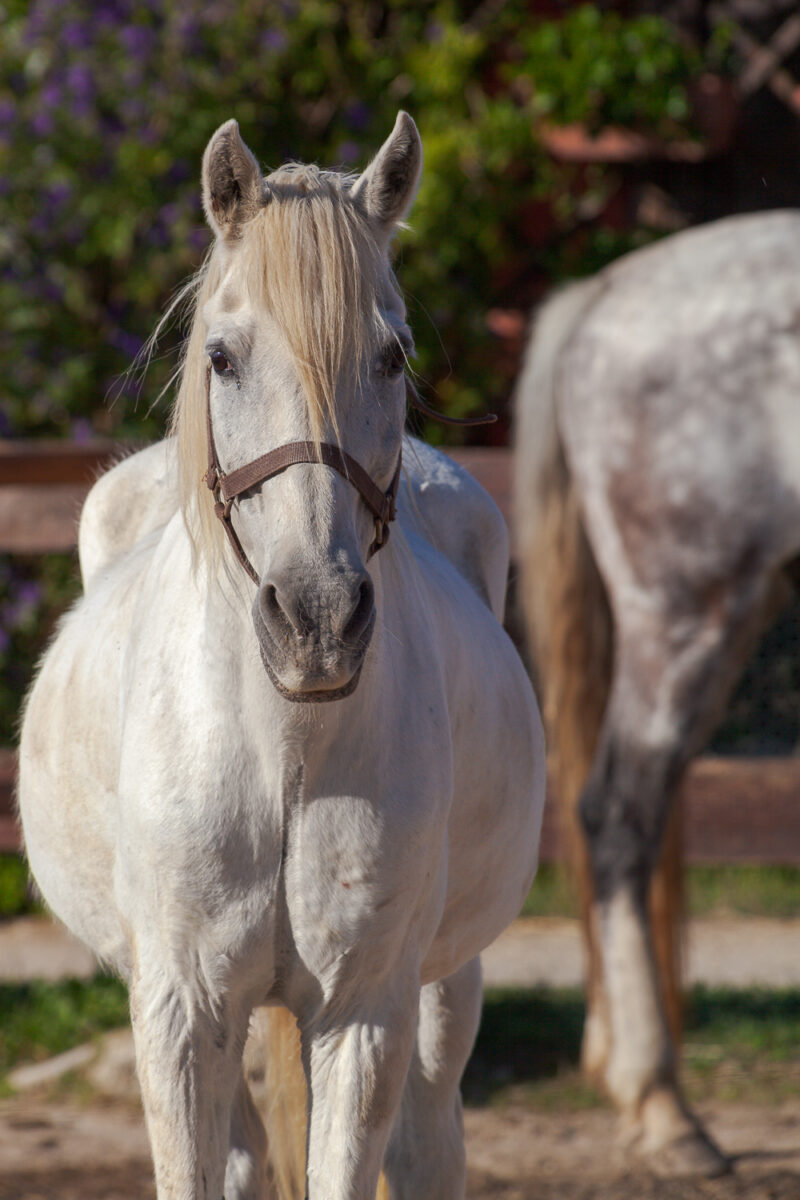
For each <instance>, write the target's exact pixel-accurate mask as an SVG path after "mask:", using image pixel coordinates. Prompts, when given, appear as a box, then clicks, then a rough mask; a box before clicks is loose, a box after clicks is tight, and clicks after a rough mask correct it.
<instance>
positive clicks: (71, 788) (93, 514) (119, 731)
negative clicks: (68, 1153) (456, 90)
mask: <svg viewBox="0 0 800 1200" xmlns="http://www.w3.org/2000/svg"><path fill="white" fill-rule="evenodd" d="M420 166H421V146H420V142H419V136H418V134H417V130H416V127H415V125H414V123H413V121H412V120H411V119H410V118H409V117H408V116H407V115H406V114H400V116H399V117H398V120H397V123H396V125H395V128H394V131H393V132H392V134H391V136H390V137H389V139H388V140H387V142H386V143H385V144H384V146H383V147H382V149H381V150H380V152H379V154H378V155H377V157H376V159H375V160H374V161H373V163H372V164H371V165H370V167H369V168H368V169H367V170H366V172H365V173H364V174H363V175H362V176H361V177H359V178H356V179H353V178H351V177H347V176H343V175H340V174H337V173H332V172H323V171H320V170H318V169H316V168H314V167H302V166H293V167H286V168H282V169H281V170H279V171H277V172H275V173H274V174H272V175H270V176H269V177H268V178H266V179H264V178H262V175H261V172H260V170H259V168H258V165H257V163H256V161H255V159H254V158H253V156H252V155H251V153H250V151H249V150H248V149H247V148H246V147H245V145H244V144H243V142H242V141H241V139H240V136H239V132H238V127H237V125H236V123H235V122H233V121H231V122H228V123H227V124H226V125H223V126H222V127H221V129H219V130H218V132H217V133H216V134H215V135H214V137H213V138H212V140H211V142H210V144H209V146H208V149H207V151H206V155H205V158H204V163H203V191H204V202H205V207H206V212H207V215H208V219H209V223H210V225H211V227H212V229H213V231H214V233H215V235H216V241H215V246H214V249H213V252H212V254H211V256H210V258H209V261H208V265H207V267H206V269H205V270H204V272H203V273H202V275H201V277H200V279H199V281H198V283H197V300H196V310H195V317H194V323H193V327H192V332H191V335H190V338H189V342H188V347H187V352H186V358H185V363H184V367H183V373H182V379H181V386H180V390H179V395H178V401H177V405H176V414H175V422H174V432H175V435H176V436H175V437H174V438H171V439H169V440H168V441H167V442H165V443H162V444H161V445H159V446H156V447H153V448H151V449H150V450H148V451H145V452H144V453H142V454H139V455H135V456H133V457H132V458H130V459H128V460H126V461H125V462H123V463H122V464H121V465H120V466H118V467H117V468H115V469H114V470H113V471H111V472H110V473H109V475H108V476H106V477H104V478H103V479H101V480H100V482H99V483H98V485H97V486H96V488H95V490H94V492H93V493H92V494H91V495H90V498H89V500H88V502H87V506H86V511H85V514H84V518H83V522H82V529H81V563H82V569H83V573H84V582H85V589H86V590H85V595H84V597H83V598H82V599H81V601H80V602H79V603H78V604H77V605H76V607H75V608H74V609H73V611H72V612H71V613H70V614H69V615H68V616H67V617H66V619H65V620H64V622H63V624H62V626H61V628H60V631H59V634H58V636H57V638H56V639H55V641H54V643H53V645H52V646H51V647H50V650H49V651H48V653H47V655H46V657H45V659H44V662H43V664H42V668H41V671H40V674H39V677H38V679H37V682H36V684H35V686H34V688H33V691H32V693H31V696H30V699H29V702H28V706H27V711H26V714H25V721H24V726H23V731H22V740H21V747H20V788H19V800H20V812H21V816H22V822H23V827H24V835H25V842H26V847H27V852H28V856H29V859H30V864H31V868H32V870H33V873H34V875H35V877H36V880H37V882H38V884H39V887H40V888H41V891H42V893H43V894H44V896H45V898H46V899H47V901H48V903H49V904H50V906H51V907H52V909H53V911H54V912H55V913H56V914H57V915H58V916H59V917H60V918H61V919H62V920H63V921H64V922H65V923H66V924H67V925H68V926H69V927H70V928H71V929H72V930H73V931H74V932H75V933H77V934H78V935H79V936H80V937H82V938H83V939H84V940H85V941H86V942H87V943H88V944H89V945H90V946H91V947H92V948H93V950H94V951H95V952H96V953H97V954H98V955H99V956H100V957H101V958H102V959H103V960H104V961H105V962H107V963H109V964H110V965H111V966H112V967H113V968H114V969H115V970H116V971H118V972H119V973H120V974H121V975H122V976H123V977H124V978H125V979H126V980H127V981H128V984H129V987H130V997H131V1016H132V1021H133V1031H134V1040H135V1045H136V1058H137V1069H138V1074H139V1080H140V1084H141V1090H142V1097H143V1101H144V1108H145V1114H146V1120H147V1126H148V1131H149V1136H150V1141H151V1147H152V1152H153V1158H154V1163H155V1173H156V1183H157V1189H158V1196H159V1200H190V1198H191V1200H194V1198H200V1197H203V1198H210V1200H219V1198H220V1197H221V1196H222V1195H223V1191H224V1194H225V1196H226V1198H227V1200H239V1198H248V1200H256V1198H259V1197H263V1196H266V1195H269V1194H271V1192H270V1187H271V1184H270V1183H269V1171H268V1168H267V1158H268V1150H269V1159H270V1161H272V1160H277V1159H279V1158H280V1157H281V1154H283V1157H284V1158H285V1157H286V1156H287V1154H288V1155H289V1157H290V1158H291V1153H292V1152H290V1150H287V1147H286V1146H282V1145H280V1144H278V1143H279V1141H280V1135H276V1134H275V1133H274V1132H273V1131H274V1129H275V1128H276V1118H275V1113H274V1111H273V1112H272V1116H271V1117H270V1113H269V1112H267V1118H268V1119H267V1124H268V1134H269V1147H267V1139H266V1138H265V1135H264V1129H263V1126H262V1121H261V1119H260V1117H259V1115H258V1113H257V1111H256V1108H255V1106H254V1103H253V1100H252V1097H251V1094H250V1091H249V1090H248V1086H247V1082H246V1079H245V1074H244V1071H243V1066H242V1061H243V1049H244V1046H245V1042H246V1039H247V1036H248V1029H249V1028H250V1029H251V1030H255V1032H256V1034H257V1035H258V1036H257V1037H256V1038H255V1039H251V1042H252V1045H251V1050H250V1055H251V1059H252V1057H253V1056H255V1057H256V1058H257V1057H258V1055H259V1053H260V1052H261V1051H262V1050H263V1049H264V1047H266V1054H267V1058H268V1061H267V1062H265V1063H264V1062H262V1063H260V1064H259V1063H258V1062H256V1065H255V1067H254V1068H253V1072H254V1073H255V1074H258V1073H259V1072H261V1073H262V1074H263V1072H264V1070H267V1071H268V1072H269V1074H270V1078H271V1077H272V1076H273V1075H274V1074H275V1071H276V1070H277V1069H288V1068H289V1066H290V1061H289V1060H284V1058H283V1057H282V1056H281V1052H280V1051H279V1050H278V1051H276V1050H275V1045H276V1038H275V1036H274V1034H275V1029H278V1030H280V1028H281V1024H280V1021H278V1022H277V1024H276V1023H275V1019H274V1014H276V1013H278V1014H280V1013H281V1012H282V1011H285V1010H288V1012H289V1013H290V1014H292V1021H294V1020H296V1024H297V1027H298V1029H299V1042H300V1048H301V1056H302V1068H303V1073H302V1076H301V1084H300V1086H299V1088H298V1087H297V1086H296V1085H297V1080H289V1079H286V1078H284V1079H283V1080H282V1081H281V1086H282V1087H283V1090H284V1092H285V1093H286V1092H293V1093H294V1094H301V1095H302V1090H303V1087H302V1078H303V1076H304V1078H305V1082H306V1083H307V1095H308V1102H307V1111H306V1109H305V1107H304V1111H303V1112H302V1114H301V1117H300V1120H299V1128H300V1133H301V1140H302V1141H303V1142H304V1143H305V1144H304V1148H303V1151H302V1152H301V1153H302V1155H303V1156H304V1157H303V1158H302V1166H301V1168H300V1171H299V1176H300V1177H299V1179H295V1181H294V1182H295V1186H296V1187H297V1188H298V1189H299V1194H300V1195H303V1194H305V1195H307V1196H308V1197H309V1198H310V1200H317V1198H319V1197H323V1196H324V1197H326V1200H345V1198H349V1200H356V1198H359V1200H362V1198H363V1200H366V1198H368V1197H373V1196H374V1195H375V1192H376V1188H377V1185H378V1181H379V1175H380V1172H381V1169H383V1173H384V1177H385V1183H386V1186H387V1188H388V1192H389V1194H390V1195H391V1196H393V1197H414V1198H415V1200H421V1198H423V1197H442V1198H443V1197H457V1196H461V1195H462V1194H463V1188H464V1175H465V1165H464V1150H463V1131H462V1126H461V1110H460V1099H459V1090H458V1089H459V1081H460V1076H461V1073H462V1071H463V1067H464V1064H465V1062H466V1059H467V1056H468V1054H469V1051H470V1048H471V1045H472V1041H473V1038H474V1035H475V1031H476V1027H477V1022H478V1017H479V1010H480V969H479V961H478V958H477V956H478V954H479V952H480V950H481V949H482V948H483V947H484V946H486V945H487V943H488V942H489V941H490V940H491V939H492V938H494V937H495V936H496V935H497V933H498V932H499V931H500V930H501V929H502V928H503V927H504V926H505V925H506V924H507V923H508V922H509V921H510V920H511V919H512V918H513V917H514V916H515V915H516V913H517V912H518V910H519V907H520V905H521V902H522V899H523V897H524V895H525V893H526V890H527V889H528V887H529V885H530V882H531V879H532V876H533V873H534V871H535V863H536V856H537V850H538V838H539V827H540V822H541V815H542V807H543V800H544V747H543V737H542V730H541V725H540V720H539V715H538V711H537V707H536V703H535V700H534V696H533V693H532V690H531V687H530V685H529V682H528V679H527V677H526V675H525V672H524V670H523V668H522V665H521V663H520V661H519V659H518V657H517V655H516V652H515V651H514V649H513V647H512V646H511V643H510V642H509V640H508V638H507V636H506V635H505V633H504V632H503V630H502V627H501V625H500V622H499V617H500V614H501V610H502V604H503V593H504V586H505V572H506V567H507V545H506V534H505V530H504V528H503V526H502V521H501V519H500V517H499V515H498V514H497V511H496V509H495V508H494V506H493V505H492V503H491V501H490V500H489V499H488V498H487V497H486V496H485V494H484V493H483V492H482V491H481V489H480V488H479V487H478V486H477V485H476V484H475V483H474V482H473V481H471V480H470V479H469V478H468V477H467V476H466V475H465V474H464V473H463V472H461V471H460V470H459V469H457V468H456V467H454V466H453V465H452V464H450V463H448V462H447V461H446V460H445V459H444V458H443V457H442V456H441V455H438V454H436V453H435V452H434V451H432V450H430V449H428V448H427V447H423V446H421V445H419V444H418V443H414V442H412V441H411V440H410V439H404V438H403V433H402V430H403V422H404V415H405V386H404V371H405V366H406V359H407V355H408V353H409V351H410V349H411V345H412V343H411V334H410V331H409V329H408V327H407V325H406V323H405V313H404V308H403V304H402V301H401V298H400V296H399V294H398V292H397V289H396V285H395V282H394V278H393V275H392V272H391V270H390V267H389V264H388V257H387V251H388V244H389V241H390V239H391V235H392V233H393V230H394V229H395V227H396V225H397V223H398V222H399V221H400V220H401V219H402V217H403V216H404V214H405V212H406V211H407V209H408V207H409V205H410V203H411V200H412V198H413V194H414V191H415V188H416V185H417V179H418V175H419V170H420ZM401 449H402V456H403V457H402V463H403V468H404V473H403V474H402V475H401V474H400V473H399V471H398V467H399V464H400V461H401ZM273 452H275V453H273ZM255 455H259V456H261V457H260V458H258V459H256V461H255V462H252V461H251V460H253V459H254V456H255ZM207 462H208V464H209V471H208V472H207V482H208V483H209V484H210V485H211V486H212V488H213V491H214V497H215V499H216V501H217V510H218V515H221V516H222V517H223V522H216V521H215V518H214V506H213V504H212V496H211V494H210V492H209V491H208V489H207V488H206V487H205V486H204V485H203V483H202V481H201V477H202V474H203V469H204V467H205V465H206V463H207ZM223 467H224V468H225V469H223ZM243 468H244V470H242V469H243ZM179 479H180V490H179V483H178V481H179ZM398 481H399V482H398ZM396 492H397V493H398V494H397V507H398V517H399V519H398V520H397V522H396V523H395V525H394V527H393V531H392V535H391V538H390V539H389V540H388V543H387V542H386V537H387V531H388V527H389V526H388V523H389V521H390V520H391V519H392V516H393V507H394V499H395V493H396ZM226 534H227V539H226V536H225V535H226ZM234 551H235V553H234ZM323 701H333V702H331V703H323ZM263 1006H266V1007H263ZM255 1010H258V1012H257V1013H256V1014H255V1016H253V1014H254V1011H255ZM271 1014H272V1016H271ZM270 1022H272V1024H271V1023H270ZM284 1026H285V1022H284ZM265 1030H266V1035H265V1033H264V1031H265ZM271 1030H272V1032H270V1031H271ZM270 1056H271V1057H270ZM274 1099H275V1098H274V1096H272V1097H270V1098H269V1103H270V1104H273V1102H274ZM273 1108H274V1104H273ZM287 1119H288V1120H289V1126H290V1125H291V1118H287ZM295 1125H297V1122H295ZM306 1125H307V1135H306ZM275 1171H276V1172H277V1173H278V1174H280V1171H279V1170H278V1168H277V1167H276V1168H275ZM287 1172H288V1173H291V1172H290V1170H289V1169H288V1168H287V1170H286V1171H284V1172H283V1173H284V1174H287Z"/></svg>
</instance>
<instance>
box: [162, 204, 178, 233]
mask: <svg viewBox="0 0 800 1200" xmlns="http://www.w3.org/2000/svg"><path fill="white" fill-rule="evenodd" d="M179 215H180V210H179V208H178V205H177V204H165V205H164V206H163V207H162V208H160V209H159V210H158V219H159V221H160V222H161V224H162V225H164V226H165V227H166V228H167V229H169V228H170V227H171V226H172V225H174V224H175V222H176V221H177V219H178V217H179Z"/></svg>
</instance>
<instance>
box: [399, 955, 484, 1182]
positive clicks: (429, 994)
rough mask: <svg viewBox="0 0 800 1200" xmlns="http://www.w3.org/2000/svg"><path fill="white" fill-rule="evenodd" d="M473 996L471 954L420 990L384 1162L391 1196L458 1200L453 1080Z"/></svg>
mask: <svg viewBox="0 0 800 1200" xmlns="http://www.w3.org/2000/svg"><path fill="white" fill-rule="evenodd" d="M481 999H482V989H481V966H480V960H479V959H477V958H474V959H472V961H471V962H468V963H467V964H466V966H464V967H462V968H461V970H460V971H456V973H455V974H454V975H451V976H450V977H449V978H448V979H442V980H439V981H438V982H436V983H429V984H427V985H426V986H425V987H424V988H423V989H422V992H421V995H420V1006H419V1023H418V1026H417V1039H416V1045H415V1047H414V1055H413V1058H412V1060H411V1067H410V1069H409V1072H408V1077H407V1079H406V1086H405V1090H404V1092H403V1100H402V1104H401V1107H400V1112H399V1113H398V1116H397V1120H396V1122H395V1126H394V1130H393V1131H392V1136H391V1140H390V1142H389V1148H388V1150H387V1152H386V1160H385V1163H384V1171H385V1174H386V1180H387V1183H388V1185H389V1195H390V1197H391V1200H461V1197H463V1195H464V1187H465V1183H466V1154H465V1151H464V1121H463V1113H462V1107H461V1091H460V1084H461V1076H462V1075H463V1073H464V1068H465V1066H466V1065H467V1059H468V1058H469V1056H470V1053H471V1052H472V1046H473V1043H474V1041H475V1035H476V1033H477V1031H478V1025H479V1023H480V1015H481Z"/></svg>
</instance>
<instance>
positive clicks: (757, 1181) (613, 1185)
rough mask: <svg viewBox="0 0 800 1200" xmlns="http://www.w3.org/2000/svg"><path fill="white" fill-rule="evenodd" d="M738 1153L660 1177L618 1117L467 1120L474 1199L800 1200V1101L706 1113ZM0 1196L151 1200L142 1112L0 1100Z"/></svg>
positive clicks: (508, 1110) (498, 1114) (470, 1115)
mask: <svg viewBox="0 0 800 1200" xmlns="http://www.w3.org/2000/svg"><path fill="white" fill-rule="evenodd" d="M703 1116H704V1117H705V1118H706V1119H707V1121H708V1124H709V1127H710V1129H711V1130H712V1132H713V1133H714V1134H715V1135H716V1137H717V1138H718V1139H719V1140H720V1142H721V1143H722V1144H723V1145H724V1146H725V1147H726V1148H727V1149H728V1151H730V1152H731V1153H732V1154H733V1155H734V1156H735V1170H734V1173H733V1174H732V1175H730V1176H727V1177H724V1178H722V1179H718V1180H714V1181H705V1182H703V1181H700V1182H689V1181H677V1180H669V1181H665V1180H657V1179H655V1178H654V1177H652V1176H651V1175H649V1174H648V1172H647V1171H646V1170H644V1169H642V1168H641V1167H640V1166H637V1165H636V1164H632V1163H631V1162H630V1161H629V1160H627V1159H626V1158H625V1156H624V1155H623V1153H622V1152H621V1151H620V1150H618V1149H617V1148H616V1147H615V1144H614V1117H613V1115H612V1114H611V1113H610V1112H606V1111H592V1112H583V1113H576V1114H570V1115H564V1114H542V1113H538V1112H531V1111H529V1110H527V1109H525V1108H523V1107H521V1106H515V1105H511V1106H508V1107H504V1108H498V1109H470V1110H468V1111H467V1113H466V1130H467V1146H468V1155H469V1164H470V1170H469V1183H468V1197H469V1200H556V1197H558V1200H601V1198H602V1200H797V1198H798V1197H800V1104H798V1103H795V1104H793V1105H792V1106H785V1107H776V1108H774V1109H765V1108H755V1107H749V1106H741V1105H737V1106H730V1105H725V1106H716V1107H712V1108H706V1109H705V1110H704V1112H703ZM0 1164H2V1166H1V1167H0V1200H151V1198H153V1197H154V1196H155V1191H154V1188H153V1184H152V1178H151V1169H150V1160H149V1155H148V1149H147V1141H146V1137H145V1133H144V1128H143V1124H142V1117H141V1112H140V1111H139V1110H138V1107H137V1106H136V1105H135V1104H134V1103H132V1102H131V1101H130V1100H127V1101H126V1100H120V1099H108V1098H107V1099H104V1100H103V1101H102V1102H98V1100H97V1099H94V1100H92V1101H88V1100H86V1099H84V1100H83V1101H81V1100H80V1099H76V1098H71V1099H70V1098H66V1099H65V1098H62V1099H60V1100H55V1101H54V1100H50V1101H48V1100H47V1099H46V1098H45V1097H43V1096H42V1095H41V1094H39V1095H36V1094H28V1095H26V1096H24V1097H23V1098H21V1099H20V1098H19V1097H17V1098H15V1099H14V1100H13V1101H8V1100H6V1101H3V1102H1V1103H0Z"/></svg>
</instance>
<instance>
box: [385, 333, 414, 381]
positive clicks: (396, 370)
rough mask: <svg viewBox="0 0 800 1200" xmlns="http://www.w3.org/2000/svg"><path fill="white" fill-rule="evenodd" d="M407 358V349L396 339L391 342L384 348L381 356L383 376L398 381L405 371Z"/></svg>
mask: <svg viewBox="0 0 800 1200" xmlns="http://www.w3.org/2000/svg"><path fill="white" fill-rule="evenodd" d="M407 358H408V355H407V352H406V348H405V346H403V344H402V343H401V342H399V341H397V340H396V339H395V341H393V342H389V343H388V344H387V345H386V346H384V348H383V353H382V354H381V365H380V372H381V375H385V376H386V377H387V378H388V379H396V378H397V376H398V375H402V373H403V371H404V370H405V368H406V360H407Z"/></svg>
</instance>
